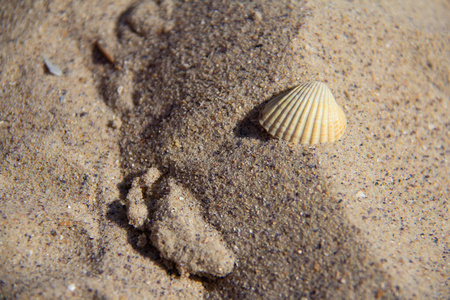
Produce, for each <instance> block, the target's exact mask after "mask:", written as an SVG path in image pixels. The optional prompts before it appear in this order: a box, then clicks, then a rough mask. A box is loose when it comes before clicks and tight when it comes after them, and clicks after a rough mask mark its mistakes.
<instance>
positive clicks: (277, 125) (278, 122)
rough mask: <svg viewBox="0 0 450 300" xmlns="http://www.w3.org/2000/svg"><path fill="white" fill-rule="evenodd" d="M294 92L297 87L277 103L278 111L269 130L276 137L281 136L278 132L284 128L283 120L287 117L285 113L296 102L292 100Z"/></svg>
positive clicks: (287, 112) (294, 95)
mask: <svg viewBox="0 0 450 300" xmlns="http://www.w3.org/2000/svg"><path fill="white" fill-rule="evenodd" d="M296 92H297V88H296V89H295V90H293V91H292V92H290V93H289V94H287V95H286V96H285V97H284V98H283V99H281V100H280V101H281V102H282V103H280V105H279V108H280V112H279V114H277V115H276V119H275V120H273V122H272V124H271V126H270V130H269V132H273V135H275V136H276V137H282V136H280V133H282V132H283V130H284V129H285V120H286V118H287V115H288V114H289V112H290V111H291V110H292V107H293V106H294V105H295V104H296V102H295V101H294V100H295V97H296ZM281 108H282V109H281Z"/></svg>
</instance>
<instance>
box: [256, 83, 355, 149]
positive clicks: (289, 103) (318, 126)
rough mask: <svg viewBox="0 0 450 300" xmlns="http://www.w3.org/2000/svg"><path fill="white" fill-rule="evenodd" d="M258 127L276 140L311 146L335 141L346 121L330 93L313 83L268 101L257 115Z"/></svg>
mask: <svg viewBox="0 0 450 300" xmlns="http://www.w3.org/2000/svg"><path fill="white" fill-rule="evenodd" d="M259 123H261V125H262V126H263V127H264V128H265V129H266V130H267V131H268V132H269V133H270V134H271V135H272V136H274V137H276V138H279V139H283V140H286V141H288V142H291V143H294V144H297V143H300V144H307V145H313V144H317V143H326V142H333V141H335V140H337V139H339V138H340V137H341V136H342V134H343V133H344V131H345V127H346V124H347V120H346V118H345V114H344V111H343V110H342V108H341V107H340V106H339V105H338V104H337V103H336V100H335V99H334V97H333V94H332V93H331V91H330V89H329V88H328V87H327V86H326V85H325V84H324V83H322V82H319V81H313V82H306V83H303V84H301V85H299V86H297V87H295V88H293V89H291V90H289V91H287V92H285V93H282V94H280V95H278V96H277V97H275V98H273V99H272V100H270V101H269V103H267V105H266V106H265V107H264V108H263V110H262V111H261V114H260V119H259Z"/></svg>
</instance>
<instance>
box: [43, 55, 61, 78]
mask: <svg viewBox="0 0 450 300" xmlns="http://www.w3.org/2000/svg"><path fill="white" fill-rule="evenodd" d="M42 58H43V59H44V63H45V66H46V67H47V69H48V71H49V72H50V73H52V74H53V75H55V76H61V75H62V73H63V72H62V71H61V69H60V68H58V66H57V65H55V64H54V63H52V61H51V60H50V59H48V58H47V57H45V56H42Z"/></svg>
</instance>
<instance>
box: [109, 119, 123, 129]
mask: <svg viewBox="0 0 450 300" xmlns="http://www.w3.org/2000/svg"><path fill="white" fill-rule="evenodd" d="M109 126H111V128H112V129H120V127H122V120H120V119H114V120H112V121H110V122H109Z"/></svg>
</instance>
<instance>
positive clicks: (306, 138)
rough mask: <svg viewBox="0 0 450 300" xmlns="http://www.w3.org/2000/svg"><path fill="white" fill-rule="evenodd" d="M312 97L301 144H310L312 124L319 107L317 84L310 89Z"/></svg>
mask: <svg viewBox="0 0 450 300" xmlns="http://www.w3.org/2000/svg"><path fill="white" fill-rule="evenodd" d="M311 93H312V95H311V96H312V97H311V99H310V101H311V109H310V110H309V112H308V115H307V116H306V124H305V129H303V135H302V138H301V143H302V144H310V143H311V139H312V134H313V129H314V122H315V119H316V115H317V109H318V106H319V101H320V94H319V86H318V85H317V84H314V85H313V87H312V92H311Z"/></svg>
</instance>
